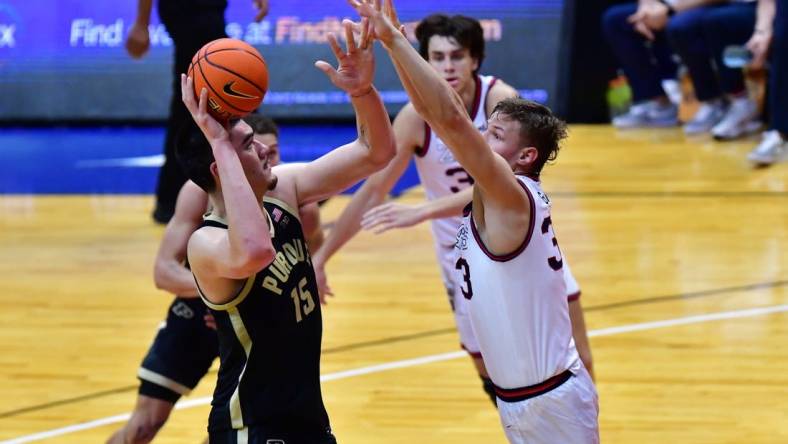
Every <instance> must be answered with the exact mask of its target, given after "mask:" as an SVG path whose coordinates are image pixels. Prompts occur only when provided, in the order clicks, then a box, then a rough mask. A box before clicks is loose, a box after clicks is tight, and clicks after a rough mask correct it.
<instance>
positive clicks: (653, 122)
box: [613, 100, 679, 129]
mask: <svg viewBox="0 0 788 444" xmlns="http://www.w3.org/2000/svg"><path fill="white" fill-rule="evenodd" d="M678 123H679V120H678V108H677V107H676V105H674V104H672V103H670V102H668V103H662V102H660V101H658V100H648V101H645V102H640V103H637V104H634V105H632V106H631V107H630V108H629V111H627V113H626V114H622V115H620V116H616V117H614V118H613V126H615V127H616V128H619V129H629V128H662V127H667V126H676V125H678Z"/></svg>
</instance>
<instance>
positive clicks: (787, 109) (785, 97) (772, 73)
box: [747, 1, 788, 166]
mask: <svg viewBox="0 0 788 444" xmlns="http://www.w3.org/2000/svg"><path fill="white" fill-rule="evenodd" d="M776 3H777V11H776V14H775V17H774V30H773V33H772V44H771V51H770V52H771V59H770V66H769V88H768V89H769V111H770V115H771V119H772V122H771V125H770V126H771V130H770V131H766V132H765V133H764V135H763V140H761V143H759V144H758V146H756V147H755V149H753V150H752V152H750V154H749V155H748V156H747V158H748V159H749V160H750V161H751V162H753V163H755V164H756V165H762V166H766V165H771V164H773V163H775V162H779V161H781V160H783V159H785V158H786V156H788V82H786V81H785V79H786V78H788V4H786V3H785V2H784V1H778V2H776Z"/></svg>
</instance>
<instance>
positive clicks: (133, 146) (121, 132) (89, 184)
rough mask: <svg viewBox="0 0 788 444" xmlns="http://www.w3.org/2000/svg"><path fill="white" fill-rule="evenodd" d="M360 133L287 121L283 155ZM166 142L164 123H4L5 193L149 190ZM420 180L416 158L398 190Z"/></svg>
mask: <svg viewBox="0 0 788 444" xmlns="http://www.w3.org/2000/svg"><path fill="white" fill-rule="evenodd" d="M355 138H356V127H355V125H352V124H319V125H314V124H290V125H282V126H281V127H280V145H281V151H282V159H283V160H284V161H285V162H296V161H309V160H313V159H316V158H317V157H320V156H321V155H323V154H325V153H326V152H327V151H328V150H330V149H332V148H334V147H337V146H340V145H343V144H345V143H348V142H350V141H352V140H354V139H355ZM163 143H164V128H163V127H92V128H89V127H88V128H82V127H80V128H71V127H52V128H4V129H2V130H0V165H3V173H2V174H0V194H150V193H153V192H154V190H155V187H156V179H157V177H158V171H159V165H161V162H162V161H163V156H162V146H163ZM417 183H418V175H417V174H416V170H415V168H414V166H413V164H412V163H411V165H410V167H409V168H408V170H407V171H406V172H405V174H404V175H403V177H402V178H401V179H400V181H399V182H398V183H397V185H395V187H394V190H393V193H394V194H399V193H401V192H402V191H404V190H405V189H407V188H409V187H412V186H414V185H416V184H417ZM355 188H356V187H354V188H351V190H349V191H353V190H354V189H355Z"/></svg>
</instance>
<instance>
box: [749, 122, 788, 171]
mask: <svg viewBox="0 0 788 444" xmlns="http://www.w3.org/2000/svg"><path fill="white" fill-rule="evenodd" d="M786 154H788V142H787V141H785V140H784V139H783V138H782V136H781V135H780V132H779V131H777V130H771V131H764V133H763V137H762V138H761V143H759V144H758V146H756V147H755V149H753V150H752V151H750V154H748V155H747V160H749V161H750V162H752V163H754V164H756V165H762V166H765V165H771V164H773V163H775V162H779V161H781V160H782V159H784V158H785V156H786Z"/></svg>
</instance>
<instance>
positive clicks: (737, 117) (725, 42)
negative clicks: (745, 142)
mask: <svg viewBox="0 0 788 444" xmlns="http://www.w3.org/2000/svg"><path fill="white" fill-rule="evenodd" d="M754 29H755V4H754V3H730V4H726V5H722V6H720V7H718V8H713V9H711V10H709V12H708V13H707V14H706V16H705V17H704V18H703V35H704V38H705V40H706V42H707V44H708V46H709V50H710V51H711V54H712V56H713V57H714V61H715V64H716V66H717V74H718V76H719V80H720V87H721V88H722V92H723V93H724V94H725V96H726V97H727V98H728V100H729V102H730V106H729V108H728V111H727V112H726V113H725V117H723V119H722V120H721V121H720V122H719V123H718V124H717V125H715V126H714V128H712V129H711V134H712V135H713V136H714V137H715V138H717V139H723V140H727V139H735V138H737V137H741V136H743V135H745V134H748V133H751V132H754V131H757V130H758V129H759V128H760V127H761V122H760V121H759V120H758V105H757V104H756V103H755V101H754V100H752V99H751V98H750V97H749V95H748V94H747V88H746V87H745V84H744V73H743V71H742V70H741V69H740V68H729V67H727V66H725V64H724V63H723V61H722V54H723V52H724V51H725V47H727V46H729V45H744V44H745V43H746V42H747V40H748V39H749V38H750V36H751V35H752V33H753V30H754Z"/></svg>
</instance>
